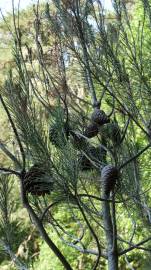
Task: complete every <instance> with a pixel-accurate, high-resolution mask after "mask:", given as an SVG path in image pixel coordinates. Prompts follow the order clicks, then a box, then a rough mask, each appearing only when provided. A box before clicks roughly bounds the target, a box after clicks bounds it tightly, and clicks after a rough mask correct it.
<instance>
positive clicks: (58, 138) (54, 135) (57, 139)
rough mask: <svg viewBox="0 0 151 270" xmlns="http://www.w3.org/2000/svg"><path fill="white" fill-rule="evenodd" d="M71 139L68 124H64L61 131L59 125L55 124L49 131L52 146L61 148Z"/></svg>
mask: <svg viewBox="0 0 151 270" xmlns="http://www.w3.org/2000/svg"><path fill="white" fill-rule="evenodd" d="M68 137H69V127H68V125H67V124H63V127H62V129H61V130H59V129H58V125H57V124H53V125H52V126H51V127H50V129H49V139H50V141H51V143H52V144H54V145H55V146H57V147H61V146H63V145H65V144H66V143H67V140H68Z"/></svg>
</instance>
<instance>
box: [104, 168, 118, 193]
mask: <svg viewBox="0 0 151 270" xmlns="http://www.w3.org/2000/svg"><path fill="white" fill-rule="evenodd" d="M118 178H119V171H118V169H117V168H116V167H114V166H113V165H106V166H105V167H104V168H103V169H102V171H101V182H102V187H103V192H104V193H105V194H106V195H109V194H110V192H111V191H112V190H114V187H115V184H116V181H117V180H118Z"/></svg>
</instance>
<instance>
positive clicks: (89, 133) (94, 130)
mask: <svg viewBox="0 0 151 270" xmlns="http://www.w3.org/2000/svg"><path fill="white" fill-rule="evenodd" d="M97 134H98V126H97V124H96V123H90V124H89V125H88V126H87V127H86V129H85V131H84V134H83V135H84V136H86V137H87V138H93V137H95V136H96V135H97Z"/></svg>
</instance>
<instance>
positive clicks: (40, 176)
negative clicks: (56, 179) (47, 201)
mask: <svg viewBox="0 0 151 270" xmlns="http://www.w3.org/2000/svg"><path fill="white" fill-rule="evenodd" d="M23 183H24V188H25V190H26V192H28V193H31V194H32V195H38V196H41V195H43V196H44V195H45V194H50V191H52V189H53V180H52V177H51V176H50V175H49V174H48V173H47V172H46V171H45V169H44V168H43V167H42V165H41V164H35V165H34V166H32V167H31V168H30V169H29V171H28V172H27V173H26V174H25V177H24V182H23Z"/></svg>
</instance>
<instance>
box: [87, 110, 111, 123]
mask: <svg viewBox="0 0 151 270" xmlns="http://www.w3.org/2000/svg"><path fill="white" fill-rule="evenodd" d="M91 120H92V122H93V123H96V124H98V125H100V126H101V125H104V124H106V123H109V122H110V119H109V117H108V116H107V115H106V113H105V112H104V111H102V110H100V109H98V108H95V109H94V111H93V113H92V115H91Z"/></svg>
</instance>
